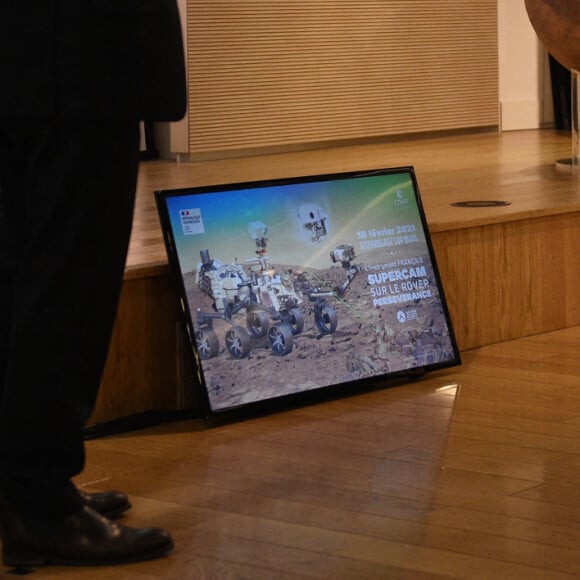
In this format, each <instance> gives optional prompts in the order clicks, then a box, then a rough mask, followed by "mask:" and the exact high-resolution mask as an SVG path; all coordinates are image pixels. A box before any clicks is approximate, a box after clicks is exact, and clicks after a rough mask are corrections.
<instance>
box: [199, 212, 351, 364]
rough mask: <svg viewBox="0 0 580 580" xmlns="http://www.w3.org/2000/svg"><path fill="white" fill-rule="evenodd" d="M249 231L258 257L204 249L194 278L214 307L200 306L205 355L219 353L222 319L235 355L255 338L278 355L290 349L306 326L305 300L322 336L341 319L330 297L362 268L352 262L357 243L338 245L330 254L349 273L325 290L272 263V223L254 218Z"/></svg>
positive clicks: (340, 291) (243, 354) (201, 352)
mask: <svg viewBox="0 0 580 580" xmlns="http://www.w3.org/2000/svg"><path fill="white" fill-rule="evenodd" d="M248 233H249V234H250V236H251V238H252V240H253V241H254V244H255V247H256V250H255V254H256V256H255V257H253V258H250V259H248V260H246V261H245V262H244V263H243V265H242V264H240V263H239V262H238V261H237V260H236V261H235V262H234V263H232V264H224V263H223V262H221V261H220V260H219V259H217V258H212V257H211V256H210V252H209V250H207V249H204V250H201V251H200V258H201V260H200V262H199V263H198V265H197V268H196V283H197V285H198V287H199V288H200V289H201V291H202V292H203V293H204V294H206V295H207V296H209V297H211V298H212V300H213V304H212V307H213V311H212V312H204V311H202V310H201V309H200V308H198V309H197V318H196V332H195V339H196V343H197V347H198V352H199V356H200V357H201V358H202V359H209V358H212V357H215V356H217V355H218V354H219V351H220V343H219V338H218V335H217V334H216V332H215V330H214V323H215V322H216V321H218V320H219V321H225V322H226V323H227V324H229V326H230V328H229V329H228V330H227V331H226V333H225V346H226V349H227V351H228V352H229V353H230V355H231V356H232V357H234V358H237V359H241V358H244V357H246V356H247V355H248V354H249V352H250V350H251V348H252V345H253V344H255V340H256V339H266V340H267V343H268V345H269V347H270V349H271V350H272V353H273V354H274V355H277V356H284V355H286V354H288V353H290V352H291V351H292V348H293V345H294V337H295V336H296V335H299V334H300V333H301V332H302V331H303V329H304V315H303V312H302V309H301V305H302V304H303V303H304V302H305V301H308V302H309V303H312V305H313V313H314V321H315V324H316V328H317V330H318V333H319V334H318V336H319V337H321V336H324V335H327V334H332V333H333V332H334V331H335V330H336V327H337V323H338V319H337V314H336V310H335V308H334V307H333V306H332V305H331V304H329V303H328V300H329V299H335V298H337V297H342V296H343V295H344V293H345V292H346V289H347V288H348V286H349V285H350V283H351V282H352V280H353V279H354V277H355V276H356V274H357V273H358V271H359V268H358V267H357V266H354V265H353V264H352V260H354V258H355V252H354V247H353V246H352V245H350V244H343V245H340V246H338V247H337V248H335V250H334V251H332V252H331V253H330V259H331V261H332V262H333V263H340V264H341V265H342V267H343V268H344V269H345V270H347V278H346V280H345V282H344V283H343V284H342V285H340V286H336V287H335V288H334V289H323V288H321V287H320V285H315V284H313V283H312V282H311V280H310V279H309V278H308V276H306V275H305V274H304V273H298V272H294V271H292V270H285V271H283V272H278V271H277V270H276V269H275V268H273V267H271V266H270V263H269V258H268V256H266V248H267V243H268V237H267V236H268V227H267V226H266V225H265V224H263V223H261V222H252V223H250V224H249V225H248Z"/></svg>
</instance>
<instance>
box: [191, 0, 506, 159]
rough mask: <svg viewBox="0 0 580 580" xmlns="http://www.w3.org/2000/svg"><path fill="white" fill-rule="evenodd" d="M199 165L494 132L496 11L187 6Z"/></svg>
mask: <svg viewBox="0 0 580 580" xmlns="http://www.w3.org/2000/svg"><path fill="white" fill-rule="evenodd" d="M187 25H188V33H187V34H188V67H189V83H190V94H189V104H190V108H189V111H190V112H189V126H190V153H191V154H194V155H195V154H196V153H211V152H214V153H215V152H225V151H236V150H245V149H255V148H264V147H278V148H279V147H284V146H296V145H297V144H305V143H319V142H327V141H337V140H345V139H346V140H349V139H361V138H371V137H373V138H374V137H379V136H392V135H400V134H411V133H419V132H431V131H445V130H454V129H463V128H472V127H488V126H497V125H498V123H499V121H498V115H499V112H498V102H499V97H498V64H497V63H498V51H497V46H498V39H497V0H375V1H366V0H357V1H353V0H334V1H329V0H300V1H298V0H205V1H203V2H198V1H194V0H188V16H187Z"/></svg>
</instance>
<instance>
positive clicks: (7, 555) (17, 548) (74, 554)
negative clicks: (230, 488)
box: [0, 503, 173, 568]
mask: <svg viewBox="0 0 580 580" xmlns="http://www.w3.org/2000/svg"><path fill="white" fill-rule="evenodd" d="M0 526H1V529H2V560H3V562H4V564H5V565H6V566H16V567H24V568H26V567H35V566H43V565H46V564H58V565H64V566H104V565H112V564H127V563H130V562H139V561H141V560H150V559H152V558H158V557H160V556H163V555H165V554H167V553H168V552H169V551H170V550H171V549H172V548H173V540H172V539H171V536H170V535H169V534H168V533H167V532H165V531H164V530H161V529H159V528H141V529H137V528H129V527H127V526H123V525H120V524H117V523H115V522H112V521H110V520H108V519H107V518H105V517H103V516H101V515H99V514H98V513H97V512H95V511H94V510H92V509H90V508H89V507H87V506H84V507H83V508H82V509H81V510H79V511H78V512H75V513H74V514H72V515H70V516H66V517H62V518H58V519H45V518H36V517H31V516H28V515H23V514H19V513H17V512H15V511H14V510H13V509H12V508H11V507H10V506H8V505H7V504H5V503H1V504H0Z"/></svg>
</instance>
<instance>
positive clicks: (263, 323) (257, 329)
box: [246, 310, 270, 338]
mask: <svg viewBox="0 0 580 580" xmlns="http://www.w3.org/2000/svg"><path fill="white" fill-rule="evenodd" d="M246 325H247V327H248V331H249V332H250V334H251V335H252V336H255V337H256V338H262V337H264V336H266V334H267V333H268V328H269V327H270V319H269V317H268V315H267V314H266V313H265V312H262V311H261V310H254V311H253V312H248V315H247V316H246Z"/></svg>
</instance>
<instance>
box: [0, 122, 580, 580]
mask: <svg viewBox="0 0 580 580" xmlns="http://www.w3.org/2000/svg"><path fill="white" fill-rule="evenodd" d="M568 154H569V140H568V139H567V138H566V136H564V135H562V134H559V133H556V132H554V131H531V132H516V133H503V134H487V135H471V136H461V137H453V138H442V139H422V140H416V141H413V142H402V143H390V144H375V145H365V146H363V145H361V146H356V147H348V148H343V149H332V150H325V151H318V152H303V153H291V154H284V155H272V156H269V157H265V158H256V159H230V160H222V161H213V162H204V163H197V164H184V165H177V164H168V163H164V162H156V163H150V164H149V163H148V164H145V165H144V166H143V167H142V171H141V175H140V185H139V193H138V195H139V201H138V206H137V210H136V220H135V227H134V231H133V237H132V242H131V251H130V256H129V262H128V268H127V274H126V283H127V284H128V285H129V288H128V289H126V291H127V294H126V301H125V304H124V306H122V311H121V313H120V320H119V324H118V328H117V331H116V334H117V335H118V336H117V338H114V347H113V354H112V356H111V361H110V369H109V371H108V374H107V376H106V381H105V384H104V388H103V390H102V396H103V397H104V400H105V403H106V405H103V407H102V408H103V409H108V410H110V409H114V410H118V409H121V410H126V409H127V408H133V409H134V408H137V410H139V409H142V408H143V407H138V406H137V405H134V406H133V407H131V406H130V405H129V407H128V406H127V401H128V400H129V399H130V398H131V397H132V396H135V398H137V396H136V395H135V393H137V394H138V395H139V397H140V398H141V399H143V398H144V397H145V396H146V395H147V393H148V392H151V393H156V395H155V396H152V395H151V396H150V398H149V399H148V400H147V404H149V405H158V404H161V403H164V402H169V403H172V402H173V399H172V397H168V399H164V398H163V396H162V395H160V393H162V392H163V389H164V388H169V387H167V385H169V386H171V385H173V386H174V383H173V379H174V377H173V376H172V375H171V373H172V372H173V373H174V374H175V360H173V361H171V360H170V358H171V355H173V356H174V357H175V351H176V344H175V341H176V338H175V320H174V319H171V320H170V322H171V324H168V325H167V328H166V329H164V330H160V326H159V325H160V324H161V323H162V322H163V321H165V320H166V318H167V316H168V314H167V313H168V311H171V312H173V310H171V309H172V305H173V303H174V302H173V301H174V298H175V297H174V296H173V295H172V294H171V292H170V288H169V284H168V282H167V261H166V257H165V250H164V248H163V244H162V241H161V235H160V229H159V225H158V221H157V215H156V212H155V207H154V203H153V197H152V191H153V190H154V189H158V188H168V187H186V186H191V185H202V184H210V183H218V182H226V181H230V182H231V181H245V180H253V179H263V178H275V177H282V176H290V175H299V174H314V173H325V172H333V171H348V170H358V169H365V168H369V169H370V168H378V167H393V166H400V165H414V166H415V168H416V170H417V175H418V179H419V185H420V187H421V191H422V196H423V202H424V205H425V209H426V214H427V219H428V222H429V227H430V229H431V232H432V234H433V237H434V243H435V246H436V251H437V254H438V262H439V264H440V267H441V266H443V272H442V275H443V277H444V286H445V288H446V292H447V294H448V299H449V300H450V306H451V310H452V313H453V314H454V315H455V316H456V323H457V324H456V327H457V328H456V330H459V334H460V336H461V342H462V345H463V351H464V352H463V353H462V356H463V365H462V366H461V367H457V368H454V369H449V370H447V371H441V372H438V373H434V374H431V375H428V376H427V377H426V378H425V379H424V380H421V381H419V382H416V383H412V384H408V385H402V386H398V387H391V388H385V389H382V390H377V391H374V392H366V393H361V394H358V395H356V396H352V397H348V398H342V399H338V400H334V401H327V402H325V403H321V404H318V405H311V406H308V407H303V408H299V409H293V410H288V411H285V412H280V413H277V414H273V415H270V416H266V417H261V418H255V419H252V420H247V421H243V422H239V423H235V424H230V425H226V426H222V427H218V428H213V429H207V428H206V427H205V425H204V424H203V422H202V421H201V420H197V419H192V420H188V421H182V422H174V423H165V424H162V425H160V426H158V427H155V428H150V429H147V430H141V431H134V432H130V433H125V434H122V435H118V436H113V437H109V438H103V439H96V440H91V441H89V442H88V443H87V469H86V471H85V472H84V473H83V474H82V476H80V477H79V478H78V484H79V485H80V486H82V487H83V488H85V489H87V490H100V489H108V488H120V489H123V490H125V491H127V492H128V493H130V495H131V497H132V501H133V504H134V508H133V510H132V511H131V512H129V514H128V515H127V516H126V517H125V518H123V521H124V522H125V523H127V524H129V525H135V526H141V525H158V526H162V527H166V528H167V529H169V530H170V531H171V532H172V533H173V535H174V537H175V540H176V550H175V552H174V553H173V554H171V555H170V556H169V557H167V558H164V559H161V560H156V561H152V562H145V563H141V564H135V565H131V566H120V567H112V568H104V569H93V568H86V569H78V568H72V569H66V568H57V567H54V568H46V569H38V570H35V571H32V573H31V574H30V576H29V577H31V578H39V579H41V578H51V579H59V580H60V579H67V578H70V579H75V580H76V579H81V580H83V579H89V578H90V579H95V580H96V579H98V580H101V579H123V580H125V579H127V580H132V579H135V580H145V579H149V580H152V579H157V578H167V579H201V580H203V579H206V578H207V579H217V580H221V579H228V578H239V579H251V580H258V579H259V580H261V579H267V580H270V579H273V580H278V579H280V580H285V579H294V578H325V579H333V580H343V579H356V580H358V579H363V580H364V579H381V580H383V579H387V580H389V579H410V580H423V579H427V578H429V579H444V578H445V579H447V578H449V579H450V578H465V579H470V580H471V579H493V580H498V579H499V580H517V579H523V580H533V579H541V580H552V579H559V578H579V577H580V356H579V355H580V326H579V322H580V299H579V296H580V291H578V287H580V270H579V268H578V255H579V254H580V229H579V227H578V225H579V224H580V183H579V179H578V174H572V173H570V172H566V171H559V170H557V169H556V168H555V167H554V161H555V160H556V159H558V158H561V157H565V156H567V155H568ZM477 199H500V200H505V201H509V202H510V203H511V205H509V206H505V207H503V208H499V209H498V208H495V209H493V210H490V209H476V210H464V209H460V208H456V207H452V206H451V205H450V203H451V202H453V201H459V200H477ZM147 280H149V281H150V283H151V285H153V286H155V287H154V288H153V289H150V288H148V287H147V288H145V289H143V288H141V286H139V284H140V283H141V281H147ZM148 283H149V282H148ZM131 284H135V287H134V288H133V290H131V288H132V287H131ZM129 290H130V291H129ZM159 305H161V306H159ZM173 314H175V312H173ZM139 322H143V326H142V327H138V326H137V324H138V323H139ZM172 325H173V326H172ZM496 328H499V329H500V330H501V332H499V333H496V334H495V335H493V334H492V333H491V332H492V331H495V329H496ZM508 328H509V332H508ZM556 328H557V330H554V329H556ZM546 329H548V330H550V329H552V330H553V331H548V330H546ZM513 333H516V334H517V333H519V334H518V336H519V338H517V339H516V340H503V339H502V340H501V341H497V338H498V337H500V338H501V337H505V336H509V334H513ZM136 336H137V338H136ZM147 336H148V337H149V338H148V340H149V341H157V342H153V343H151V344H149V342H148V341H147V340H144V339H142V337H147ZM139 340H141V342H142V343H143V344H141V343H139V344H137V342H138V341H139ZM494 340H496V341H497V342H495V343H493V341H494ZM490 342H492V343H491V344H490ZM474 344H477V347H476V348H472V345H474ZM163 345H165V347H166V354H167V357H166V358H167V361H166V362H164V364H163V366H158V367H155V366H152V365H153V363H152V362H151V361H155V360H156V358H155V357H156V356H157V357H158V355H159V352H160V350H161V349H162V347H163ZM135 351H138V352H139V354H134V353H135ZM131 357H133V359H132V358H131ZM152 369H153V370H152ZM172 369H173V370H172ZM157 376H159V377H160V379H157ZM148 377H150V378H151V380H150V382H151V386H150V387H147V385H146V384H147V379H148ZM168 377H169V378H168ZM153 379H157V380H153ZM163 381H165V383H164V382H163ZM123 388H124V390H123ZM148 389H149V391H148ZM141 403H142V401H141V400H140V401H139V404H141ZM145 408H147V407H145ZM0 575H5V576H6V577H8V576H10V577H12V575H11V571H9V570H4V571H3V572H0Z"/></svg>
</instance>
